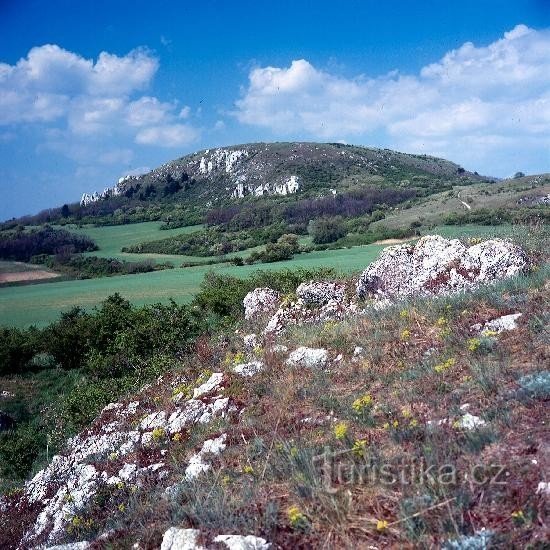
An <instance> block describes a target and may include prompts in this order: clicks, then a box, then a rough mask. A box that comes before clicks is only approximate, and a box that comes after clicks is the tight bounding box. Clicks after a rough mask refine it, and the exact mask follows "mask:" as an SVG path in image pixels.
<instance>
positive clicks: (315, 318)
mask: <svg viewBox="0 0 550 550" xmlns="http://www.w3.org/2000/svg"><path fill="white" fill-rule="evenodd" d="M357 313H358V308H357V304H356V303H355V302H353V301H346V300H329V301H328V302H327V303H325V304H324V305H321V306H318V307H314V308H312V307H310V306H307V305H306V304H305V303H304V302H303V300H301V299H298V300H297V301H296V302H291V303H289V304H283V305H282V306H281V307H280V308H279V309H278V310H277V311H276V312H275V314H274V315H273V316H272V317H271V319H270V320H269V321H268V323H267V325H266V327H265V329H264V334H265V335H270V334H280V333H282V332H283V331H284V330H285V329H286V328H287V327H289V326H292V325H303V324H308V323H323V322H325V321H340V320H342V319H344V318H346V317H348V316H350V315H355V314H357Z"/></svg>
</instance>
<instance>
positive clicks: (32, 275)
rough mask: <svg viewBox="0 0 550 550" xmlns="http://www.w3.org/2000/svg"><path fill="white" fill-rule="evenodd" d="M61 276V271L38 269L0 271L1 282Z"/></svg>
mask: <svg viewBox="0 0 550 550" xmlns="http://www.w3.org/2000/svg"><path fill="white" fill-rule="evenodd" d="M55 277H59V273H53V272H51V271H45V270H44V269H37V270H34V271H19V272H11V273H0V284H2V283H15V282H20V281H38V280H40V279H53V278H55Z"/></svg>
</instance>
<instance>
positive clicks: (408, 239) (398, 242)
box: [372, 237, 416, 244]
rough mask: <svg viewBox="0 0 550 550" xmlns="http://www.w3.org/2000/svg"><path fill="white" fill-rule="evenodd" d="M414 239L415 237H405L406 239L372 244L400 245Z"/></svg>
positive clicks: (383, 240) (385, 240) (386, 240)
mask: <svg viewBox="0 0 550 550" xmlns="http://www.w3.org/2000/svg"><path fill="white" fill-rule="evenodd" d="M415 238H416V237H407V238H406V239H382V240H381V241H376V242H374V243H372V244H401V243H408V242H409V241H413V240H414V239H415Z"/></svg>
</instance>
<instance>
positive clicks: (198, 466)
mask: <svg viewBox="0 0 550 550" xmlns="http://www.w3.org/2000/svg"><path fill="white" fill-rule="evenodd" d="M226 440H227V434H222V435H220V436H219V437H216V438H215V439H207V440H206V441H205V442H204V443H203V445H202V448H201V450H200V451H199V452H198V453H196V454H194V455H193V456H192V457H191V459H190V460H189V464H188V466H187V468H186V469H185V479H186V481H191V480H193V479H195V478H196V477H198V476H199V475H200V474H201V473H203V472H207V471H208V470H210V464H209V463H208V462H207V460H206V457H207V455H209V454H212V455H219V454H220V453H221V452H222V451H223V450H224V449H225V448H226V446H227V445H226V443H225V442H226Z"/></svg>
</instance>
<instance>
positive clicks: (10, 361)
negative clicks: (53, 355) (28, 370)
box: [0, 327, 38, 375]
mask: <svg viewBox="0 0 550 550" xmlns="http://www.w3.org/2000/svg"><path fill="white" fill-rule="evenodd" d="M37 340H38V334H37V331H35V330H27V331H24V330H20V329H17V328H7V327H6V328H0V375H3V374H12V373H17V372H22V371H23V370H24V369H25V367H26V366H27V363H28V362H29V361H30V360H31V359H32V358H33V356H34V355H35V354H36V353H37V351H38V350H37V347H38V342H37Z"/></svg>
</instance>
